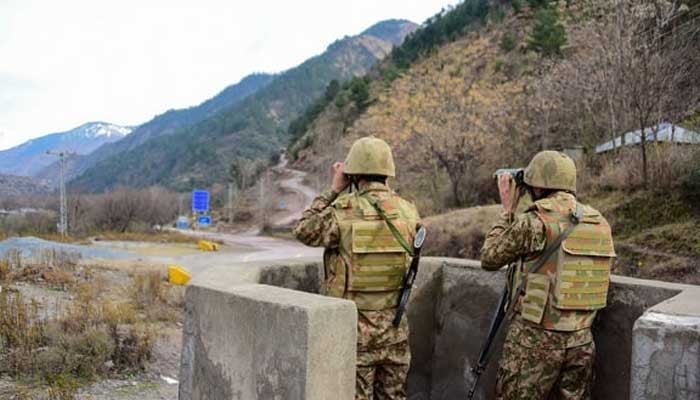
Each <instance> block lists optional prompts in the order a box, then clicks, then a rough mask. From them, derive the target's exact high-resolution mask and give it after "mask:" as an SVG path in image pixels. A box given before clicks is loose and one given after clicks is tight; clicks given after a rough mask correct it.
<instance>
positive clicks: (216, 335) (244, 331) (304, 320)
mask: <svg viewBox="0 0 700 400" xmlns="http://www.w3.org/2000/svg"><path fill="white" fill-rule="evenodd" d="M265 271H266V269H265V268H261V267H260V266H259V265H243V266H238V267H236V268H230V267H229V268H226V269H218V273H217V271H216V270H214V271H207V272H206V273H205V274H204V275H203V276H200V277H198V278H197V279H196V280H195V281H193V283H192V284H191V285H190V286H189V287H188V288H187V292H186V306H185V310H186V313H185V325H184V329H183V351H182V360H181V371H180V380H181V383H180V388H179V398H180V399H181V400H218V399H221V400H226V399H260V400H272V399H275V400H287V399H289V400H302V399H309V400H311V399H313V400H326V399H330V398H333V399H338V400H352V399H353V398H354V389H355V351H356V347H355V344H356V324H357V313H356V310H355V306H354V304H353V303H352V302H349V301H345V300H340V299H334V298H329V297H324V296H320V295H316V294H309V293H304V292H301V291H296V290H290V289H284V288H279V287H274V286H269V285H261V284H253V283H247V282H248V281H251V280H252V281H255V280H260V279H262V277H264V276H268V277H269V275H267V274H266V273H265ZM304 271H305V273H306V272H309V271H310V270H304ZM274 272H277V271H273V274H272V275H273V276H274V275H275V274H274ZM293 276H294V273H291V272H290V273H289V274H288V275H287V276H286V277H285V282H287V283H292V284H293V283H294V282H296V281H295V280H294V279H292V277H293Z"/></svg>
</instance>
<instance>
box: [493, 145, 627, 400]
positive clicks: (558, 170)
mask: <svg viewBox="0 0 700 400" xmlns="http://www.w3.org/2000/svg"><path fill="white" fill-rule="evenodd" d="M523 180H524V186H525V188H524V189H525V190H527V191H529V192H530V195H531V197H532V200H533V201H534V203H533V204H532V206H530V207H529V208H528V209H527V210H526V211H525V212H524V213H521V214H518V215H514V210H515V209H516V207H517V202H518V194H517V193H512V191H513V185H512V184H511V177H510V175H507V174H506V175H501V176H499V177H498V187H499V194H500V197H501V203H502V205H503V212H502V214H501V217H500V219H499V220H498V222H497V223H496V224H495V225H494V226H493V227H492V228H491V230H490V232H489V233H488V235H487V237H486V241H485V243H484V246H483V248H482V250H481V265H482V267H483V268H484V269H486V270H492V271H495V270H498V269H500V268H501V267H502V266H504V265H510V269H509V274H508V279H509V283H510V294H511V301H512V302H515V303H514V307H513V310H514V316H513V318H512V319H511V323H510V326H509V328H508V333H507V336H506V341H505V345H504V347H503V356H502V358H501V361H500V364H499V368H498V374H497V382H496V394H497V398H498V399H547V398H550V396H552V398H561V399H589V398H590V396H591V394H590V386H591V383H592V379H593V362H594V359H595V344H594V342H593V335H592V333H591V325H592V323H593V320H594V319H595V316H596V313H597V312H598V310H600V309H602V308H603V307H605V305H606V301H607V291H608V285H609V281H610V267H611V264H612V261H613V260H614V257H615V253H614V249H613V240H612V235H611V231H610V226H609V225H608V222H607V221H606V220H605V218H604V217H603V216H602V215H601V214H600V213H599V212H598V211H597V210H595V209H593V208H591V207H589V206H586V205H583V204H581V203H579V202H578V201H577V199H576V166H575V164H574V162H573V161H572V160H571V158H569V157H568V156H567V155H565V154H563V153H560V152H556V151H543V152H540V153H538V154H537V155H535V157H534V158H533V159H532V161H531V162H530V164H529V165H528V167H527V169H526V170H525V173H524V179H523Z"/></svg>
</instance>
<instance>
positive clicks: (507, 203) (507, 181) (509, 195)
mask: <svg viewBox="0 0 700 400" xmlns="http://www.w3.org/2000/svg"><path fill="white" fill-rule="evenodd" d="M498 195H499V196H500V197H501V205H503V211H506V212H509V213H513V212H515V210H514V208H515V207H516V206H517V205H518V200H519V197H520V192H519V191H518V190H517V189H516V188H515V184H514V181H513V177H512V176H511V175H510V174H503V175H499V176H498Z"/></svg>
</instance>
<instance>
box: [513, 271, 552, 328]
mask: <svg viewBox="0 0 700 400" xmlns="http://www.w3.org/2000/svg"><path fill="white" fill-rule="evenodd" d="M550 284H551V282H550V280H549V277H548V276H547V275H544V274H537V273H530V274H528V275H527V282H526V284H525V295H524V296H523V298H522V303H521V304H520V306H521V307H520V315H521V316H522V318H523V319H524V320H525V321H530V322H533V323H535V324H539V323H540V322H542V317H543V316H544V310H545V307H546V306H547V297H548V295H549V285H550Z"/></svg>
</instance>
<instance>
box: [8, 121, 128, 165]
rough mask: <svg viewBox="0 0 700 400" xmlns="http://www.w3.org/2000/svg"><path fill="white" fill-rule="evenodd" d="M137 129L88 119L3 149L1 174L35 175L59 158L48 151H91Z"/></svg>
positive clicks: (79, 152) (82, 153) (81, 153)
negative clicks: (63, 129)
mask: <svg viewBox="0 0 700 400" xmlns="http://www.w3.org/2000/svg"><path fill="white" fill-rule="evenodd" d="M132 130H133V129H132V128H130V127H126V126H120V125H116V124H111V123H108V122H99V121H98V122H88V123H86V124H83V125H80V126H79V127H77V128H74V129H71V130H69V131H66V132H58V133H52V134H50V135H45V136H41V137H38V138H34V139H31V140H28V141H26V142H24V143H22V144H21V145H19V146H16V147H13V148H11V149H7V150H3V151H0V174H9V175H24V176H33V175H35V174H37V173H39V172H40V171H41V170H42V169H43V168H44V167H46V166H48V165H50V164H51V163H53V162H55V161H56V160H55V157H53V156H51V155H47V154H46V152H47V151H61V150H63V151H68V152H71V153H75V154H79V155H85V154H90V153H91V152H93V151H94V150H96V149H97V148H98V147H100V146H102V145H103V144H105V143H111V142H116V141H117V140H120V139H122V138H123V137H125V136H126V135H128V134H129V133H131V131H132Z"/></svg>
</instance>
